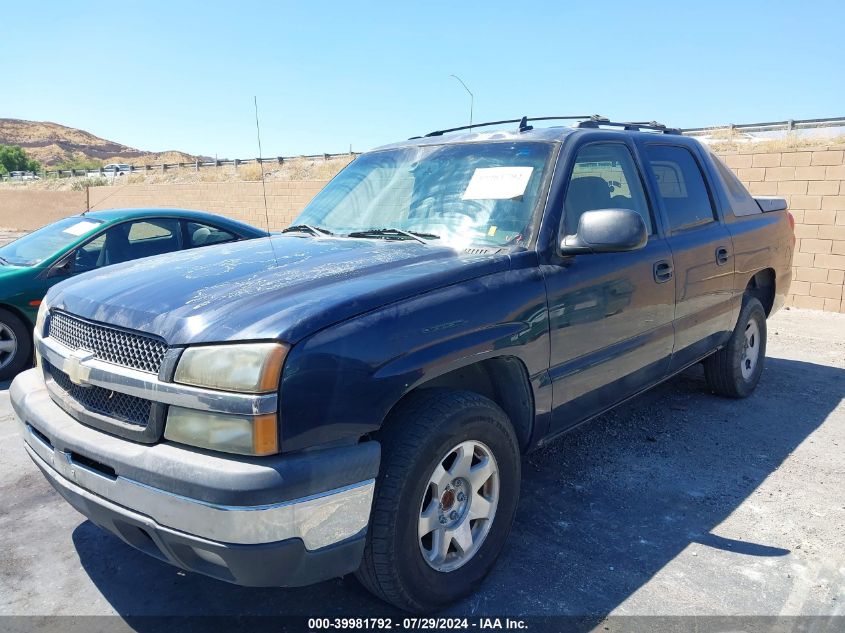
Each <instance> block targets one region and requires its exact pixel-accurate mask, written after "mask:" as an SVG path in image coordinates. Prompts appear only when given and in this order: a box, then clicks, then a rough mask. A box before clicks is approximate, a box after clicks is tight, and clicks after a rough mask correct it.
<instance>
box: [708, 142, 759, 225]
mask: <svg viewBox="0 0 845 633" xmlns="http://www.w3.org/2000/svg"><path fill="white" fill-rule="evenodd" d="M710 158H711V159H712V160H713V164H714V165H716V170H717V171H718V172H719V176H720V177H721V179H722V182H723V183H724V185H725V192H726V193H727V196H728V201H729V202H730V207H731V211H733V213H734V215H752V214H754V213H762V211H761V210H760V207H759V205H758V204H757V202H755V200H754V198H752V197H751V194H750V193H748V189H746V188H745V186H744V185H743V184H742V183H741V182H740V181H739V178H737V177H736V175H735V174H734V173H733V172H732V171H731V170H730V169H728V166H727V165H725V163H723V162H722V160H721V159H720V158H719V157H718V156H716V155H715V154H710Z"/></svg>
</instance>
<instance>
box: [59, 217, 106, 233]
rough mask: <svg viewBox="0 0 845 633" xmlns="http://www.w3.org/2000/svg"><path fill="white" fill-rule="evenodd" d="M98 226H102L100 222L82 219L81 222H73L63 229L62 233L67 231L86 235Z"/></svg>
mask: <svg viewBox="0 0 845 633" xmlns="http://www.w3.org/2000/svg"><path fill="white" fill-rule="evenodd" d="M98 226H100V223H99V222H91V221H90V220H82V221H81V222H77V223H76V224H71V225H70V226H69V227H67V228H66V229H65V230H64V231H62V233H67V234H68V235H85V234H86V233H87V232H88V231H90V230H91V229H93V228H96V227H98Z"/></svg>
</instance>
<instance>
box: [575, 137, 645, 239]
mask: <svg viewBox="0 0 845 633" xmlns="http://www.w3.org/2000/svg"><path fill="white" fill-rule="evenodd" d="M563 205H564V213H565V214H566V220H565V222H566V223H565V229H566V233H567V235H574V234H575V233H576V232H577V231H578V221H579V220H580V219H581V215H582V214H583V213H584V212H585V211H594V210H596V209H620V208H621V209H631V210H633V211H636V212H637V213H639V214H640V215H641V216H642V218H643V221H644V222H645V225H646V228H647V229H648V233H649V235H653V234H654V223H653V222H652V219H651V212H650V211H649V206H648V201H647V200H646V197H645V192H644V190H643V183H642V179H641V178H640V173H639V170H638V169H637V165H636V163H635V162H634V157H633V156H632V155H631V150H629V149H628V147H627V146H625V145H622V144H621V143H593V144H591V145H586V146H584V147H582V148H581V149H580V150H578V155H577V156H576V157H575V164H574V165H573V167H572V178H571V179H570V181H569V186H568V187H567V189H566V199H565V200H564V203H563Z"/></svg>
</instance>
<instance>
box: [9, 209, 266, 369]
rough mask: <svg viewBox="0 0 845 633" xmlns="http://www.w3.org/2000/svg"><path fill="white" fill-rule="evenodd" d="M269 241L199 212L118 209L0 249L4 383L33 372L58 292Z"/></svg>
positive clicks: (78, 219) (63, 224)
mask: <svg viewBox="0 0 845 633" xmlns="http://www.w3.org/2000/svg"><path fill="white" fill-rule="evenodd" d="M266 235H267V231H265V230H262V229H258V228H255V227H254V226H250V225H248V224H244V223H242V222H237V221H235V220H231V219H228V218H224V217H222V216H219V215H214V214H211V213H203V212H201V211H185V210H181V209H117V210H110V211H95V212H91V213H86V214H83V215H76V216H72V217H68V218H64V219H62V220H59V221H58V222H55V223H54V224H50V225H48V226H45V227H44V228H41V229H38V230H37V231H34V232H32V233H29V234H28V235H25V236H23V237H21V238H20V239H17V240H15V241H14V242H11V243H9V244H6V245H5V246H2V247H0V380H7V379H9V378H11V377H12V376H14V375H15V374H17V373H18V372H20V371H21V370H22V369H24V368H26V367H28V366H29V365H31V364H32V330H33V327H34V324H35V316H36V314H37V313H38V306H39V304H40V303H41V299H43V298H44V295H45V293H46V292H47V289H48V288H50V287H51V286H53V285H54V284H57V283H59V282H60V281H63V280H65V279H67V278H68V277H70V276H72V275H78V274H80V273H84V272H86V271H89V270H94V269H96V268H101V267H103V266H109V265H110V264H117V263H120V262H126V261H130V260H133V259H139V258H141V257H149V256H151V255H160V254H162V253H169V252H172V251H178V250H183V249H188V248H198V247H200V246H209V245H211V244H220V243H223V242H232V241H235V240H245V239H253V238H256V237H266Z"/></svg>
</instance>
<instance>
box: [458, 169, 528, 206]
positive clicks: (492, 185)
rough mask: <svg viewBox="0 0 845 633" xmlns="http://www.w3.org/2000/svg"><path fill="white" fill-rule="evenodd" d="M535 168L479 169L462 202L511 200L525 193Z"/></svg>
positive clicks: (470, 182)
mask: <svg viewBox="0 0 845 633" xmlns="http://www.w3.org/2000/svg"><path fill="white" fill-rule="evenodd" d="M533 171H534V168H533V167H479V168H478V169H476V170H475V173H474V174H473V175H472V178H470V180H469V184H468V185H467V188H466V191H464V195H462V196H461V199H462V200H510V199H511V198H518V197H519V196H521V195H522V194H524V193H525V188H526V187H527V186H528V180H529V179H530V178H531V172H533Z"/></svg>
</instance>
